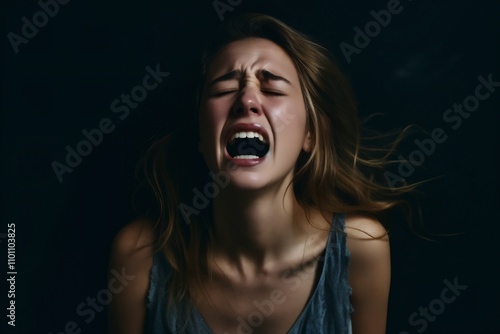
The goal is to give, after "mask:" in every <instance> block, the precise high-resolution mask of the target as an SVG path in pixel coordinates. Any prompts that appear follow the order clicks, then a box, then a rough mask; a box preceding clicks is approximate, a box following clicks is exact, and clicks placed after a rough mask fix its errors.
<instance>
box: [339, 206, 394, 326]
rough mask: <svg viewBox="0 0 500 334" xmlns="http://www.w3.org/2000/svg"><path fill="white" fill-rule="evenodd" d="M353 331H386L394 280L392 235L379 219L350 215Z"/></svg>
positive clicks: (347, 218) (348, 216) (349, 242)
mask: <svg viewBox="0 0 500 334" xmlns="http://www.w3.org/2000/svg"><path fill="white" fill-rule="evenodd" d="M345 231H346V233H347V248H348V249H349V252H350V262H349V284H350V286H351V287H352V296H351V303H352V306H353V308H354V313H353V314H352V325H353V333H364V334H368V333H369V334H381V333H385V332H386V319H387V304H388V298H389V287H390V281H391V256H390V249H389V237H388V235H387V231H386V229H385V228H384V226H383V225H382V224H381V223H380V222H379V221H378V220H376V219H374V218H371V217H367V216H361V215H346V229H345Z"/></svg>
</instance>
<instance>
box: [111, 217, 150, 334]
mask: <svg viewBox="0 0 500 334" xmlns="http://www.w3.org/2000/svg"><path fill="white" fill-rule="evenodd" d="M153 243H154V233H153V228H152V224H151V223H150V222H149V221H147V220H144V219H140V220H136V221H133V222H131V223H130V224H128V225H126V226H125V227H123V228H122V229H121V230H120V231H119V232H118V233H117V235H116V237H115V239H114V241H113V245H112V247H111V254H110V261H109V273H110V276H109V277H110V279H109V282H111V281H113V276H116V273H119V274H120V276H121V277H124V278H125V280H124V283H123V287H121V289H117V290H116V291H117V293H115V294H114V295H113V299H112V301H111V304H110V305H109V309H108V311H109V317H108V318H109V333H120V334H139V333H142V331H143V327H144V320H145V314H146V299H147V293H148V290H149V278H150V270H151V266H152V264H153V253H154V252H153V250H154V248H153ZM110 284H111V283H110Z"/></svg>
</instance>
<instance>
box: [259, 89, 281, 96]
mask: <svg viewBox="0 0 500 334" xmlns="http://www.w3.org/2000/svg"><path fill="white" fill-rule="evenodd" d="M262 93H264V94H266V95H272V96H284V95H285V94H283V93H281V92H277V91H274V90H263V91H262Z"/></svg>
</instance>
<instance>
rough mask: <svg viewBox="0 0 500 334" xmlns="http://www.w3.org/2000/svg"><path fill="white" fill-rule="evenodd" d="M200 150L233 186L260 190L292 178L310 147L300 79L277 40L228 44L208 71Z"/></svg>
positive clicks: (247, 40) (251, 40)
mask: <svg viewBox="0 0 500 334" xmlns="http://www.w3.org/2000/svg"><path fill="white" fill-rule="evenodd" d="M199 118H200V146H199V148H200V152H201V153H202V154H203V156H204V158H205V161H206V163H207V165H208V167H209V168H210V169H211V170H212V171H213V172H215V173H217V172H220V171H223V172H227V173H229V176H230V178H231V186H234V187H236V188H241V189H259V188H263V187H265V186H268V185H272V184H276V183H279V182H282V181H285V182H287V184H288V182H290V181H291V178H292V176H293V169H294V166H295V162H296V161H297V158H298V156H299V154H300V152H301V150H305V151H309V150H310V135H309V132H308V130H307V126H306V124H307V115H306V109H305V105H304V99H303V96H302V91H301V87H300V82H299V77H298V74H297V71H296V69H295V66H294V64H293V62H292V60H291V59H290V57H289V56H288V55H287V54H286V53H285V51H284V50H283V49H281V48H280V47H279V46H278V45H276V44H274V43H273V42H271V41H269V40H266V39H261V38H248V39H244V40H240V41H236V42H233V43H230V44H228V45H227V46H225V47H224V48H223V49H221V50H220V51H219V52H218V53H217V54H216V55H215V57H214V59H213V60H212V62H211V63H210V66H209V68H208V71H207V79H206V82H205V84H204V89H203V95H202V100H201V105H200V114H199Z"/></svg>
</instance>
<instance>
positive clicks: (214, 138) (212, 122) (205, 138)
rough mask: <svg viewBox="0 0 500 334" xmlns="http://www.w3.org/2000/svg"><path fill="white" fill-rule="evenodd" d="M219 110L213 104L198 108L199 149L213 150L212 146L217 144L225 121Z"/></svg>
mask: <svg viewBox="0 0 500 334" xmlns="http://www.w3.org/2000/svg"><path fill="white" fill-rule="evenodd" d="M220 110H221V109H218V108H217V106H216V105H214V103H205V104H204V105H202V106H201V108H200V114H199V124H200V140H201V147H203V148H205V149H213V145H216V144H217V143H218V142H219V139H220V133H221V131H222V128H223V126H224V121H225V117H224V115H223V113H222V112H220ZM205 152H207V151H205Z"/></svg>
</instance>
